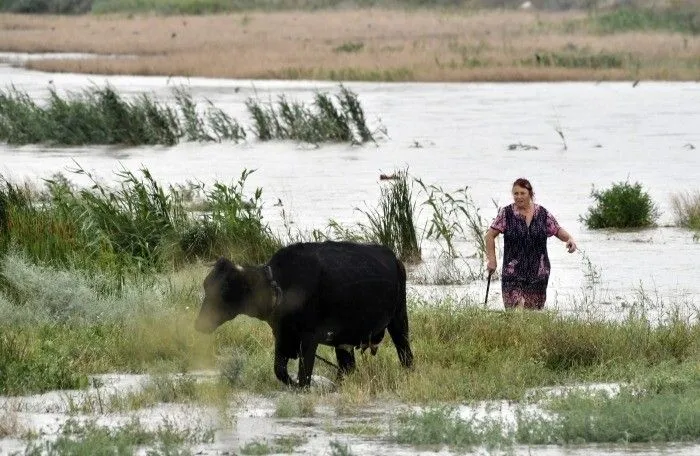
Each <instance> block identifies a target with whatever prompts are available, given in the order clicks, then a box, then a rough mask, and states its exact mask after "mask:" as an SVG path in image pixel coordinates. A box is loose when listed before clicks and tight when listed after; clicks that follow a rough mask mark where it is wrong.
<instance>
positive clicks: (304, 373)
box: [298, 338, 318, 388]
mask: <svg viewBox="0 0 700 456" xmlns="http://www.w3.org/2000/svg"><path fill="white" fill-rule="evenodd" d="M317 348H318V342H317V341H316V340H315V339H311V338H309V339H305V340H302V341H301V345H300V346H299V375H298V377H299V387H300V388H308V387H309V385H311V374H312V372H313V370H314V361H316V349H317Z"/></svg>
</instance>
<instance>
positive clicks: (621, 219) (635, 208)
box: [580, 182, 659, 229]
mask: <svg viewBox="0 0 700 456" xmlns="http://www.w3.org/2000/svg"><path fill="white" fill-rule="evenodd" d="M591 197H592V198H593V199H594V200H595V202H596V205H595V206H593V207H590V208H589V209H588V214H587V215H586V216H582V217H581V218H580V219H581V221H582V222H584V223H585V224H586V226H587V227H588V228H592V229H598V228H642V227H648V226H652V225H654V223H655V222H656V220H657V219H658V218H659V210H658V208H657V207H656V204H654V202H653V201H652V200H651V197H650V196H649V194H648V193H647V192H645V191H644V190H643V189H642V184H640V183H638V182H635V183H634V184H630V183H629V182H618V183H616V184H613V186H612V187H611V188H608V189H606V190H602V191H601V190H596V189H595V188H593V190H591Z"/></svg>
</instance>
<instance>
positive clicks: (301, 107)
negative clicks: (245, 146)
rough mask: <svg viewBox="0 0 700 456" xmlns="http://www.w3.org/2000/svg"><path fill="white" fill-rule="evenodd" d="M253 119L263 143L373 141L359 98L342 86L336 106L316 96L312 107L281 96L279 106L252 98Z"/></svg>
mask: <svg viewBox="0 0 700 456" xmlns="http://www.w3.org/2000/svg"><path fill="white" fill-rule="evenodd" d="M246 106H247V107H248V111H249V112H250V113H251V116H252V117H253V122H254V123H253V127H252V130H253V132H254V133H255V135H256V136H257V138H258V139H260V140H261V141H269V140H272V139H291V140H295V141H303V142H308V143H322V142H350V143H353V144H361V143H364V142H368V141H374V134H373V133H372V132H371V131H370V130H369V128H368V127H367V123H366V120H365V114H364V111H363V109H362V106H361V105H360V102H359V100H358V97H357V94H355V93H354V92H352V91H350V90H348V89H347V88H346V87H344V86H343V85H342V84H341V85H340V93H339V94H337V95H336V101H335V102H334V101H333V99H332V98H331V96H330V95H328V94H327V93H324V92H316V94H315V96H314V101H313V104H312V105H311V106H306V105H305V104H304V103H302V102H298V101H290V100H288V99H287V97H285V96H280V97H279V99H278V101H277V104H276V105H275V103H272V102H268V103H263V102H261V101H260V100H257V99H254V98H250V99H248V101H247V102H246Z"/></svg>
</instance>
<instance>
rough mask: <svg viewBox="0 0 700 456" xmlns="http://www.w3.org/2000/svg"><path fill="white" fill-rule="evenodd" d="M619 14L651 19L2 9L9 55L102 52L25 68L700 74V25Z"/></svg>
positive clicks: (185, 72) (538, 76)
mask: <svg viewBox="0 0 700 456" xmlns="http://www.w3.org/2000/svg"><path fill="white" fill-rule="evenodd" d="M620 14H628V15H629V14H632V15H633V16H632V17H631V19H635V18H637V16H634V15H635V14H642V13H636V12H635V13H633V12H627V13H625V12H623V13H620V12H612V13H605V14H600V15H593V14H589V13H586V12H581V11H578V12H575V11H570V12H558V13H555V12H533V11H480V12H473V11H470V12H467V11H440V10H410V11H402V10H388V9H351V10H338V11H278V12H244V13H235V14H220V15H205V16H155V15H132V14H129V15H126V14H113V15H101V16H96V15H85V16H49V15H46V16H44V15H42V16H36V15H13V14H2V15H0V30H2V34H3V40H2V43H0V52H29V53H38V52H42V53H45V52H71V53H90V54H100V55H104V57H94V56H92V57H90V58H87V57H86V58H85V59H76V58H74V56H73V58H69V59H68V58H66V59H60V58H58V59H49V60H46V59H41V60H30V61H27V62H25V63H24V64H25V65H26V66H27V67H29V68H31V69H35V70H40V71H49V72H78V73H88V74H133V75H166V76H190V77H194V76H203V77H213V78H253V79H318V80H342V81H348V80H367V81H421V82H429V81H435V82H439V81H443V82H461V81H494V82H498V81H578V80H631V81H633V80H680V81H694V80H698V79H700V36H698V35H697V34H693V30H692V29H687V28H684V25H683V24H684V23H683V22H678V23H673V22H672V23H668V22H660V19H659V22H658V23H651V24H650V25H649V24H647V22H644V24H647V25H645V26H644V27H645V28H642V29H639V27H637V26H632V25H630V24H634V23H636V22H634V21H632V22H630V21H629V19H630V17H626V16H625V17H619V15H620ZM654 17H656V16H654ZM659 17H660V16H659ZM637 19H638V18H637ZM638 22H639V21H638ZM115 57H116V58H115ZM119 57H123V58H119Z"/></svg>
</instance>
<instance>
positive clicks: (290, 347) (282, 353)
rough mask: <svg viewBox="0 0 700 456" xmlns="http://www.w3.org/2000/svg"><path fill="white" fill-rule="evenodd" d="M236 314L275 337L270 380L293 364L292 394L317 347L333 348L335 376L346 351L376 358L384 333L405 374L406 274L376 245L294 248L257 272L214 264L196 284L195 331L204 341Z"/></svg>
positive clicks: (350, 363) (346, 362) (409, 357)
mask: <svg viewBox="0 0 700 456" xmlns="http://www.w3.org/2000/svg"><path fill="white" fill-rule="evenodd" d="M239 314H244V315H248V316H250V317H255V318H258V319H260V320H263V321H266V322H267V323H268V324H269V325H270V327H271V328H272V333H273V335H274V337H275V375H276V376H277V378H278V379H279V380H281V381H282V382H284V383H285V384H287V385H295V382H293V381H292V379H291V378H290V377H289V374H288V372H287V362H288V361H289V359H297V358H299V374H298V378H299V381H298V386H301V387H306V386H308V385H309V384H310V382H311V373H312V371H313V367H314V357H315V355H316V348H317V347H318V344H324V345H329V346H332V347H335V354H336V357H337V360H338V367H339V371H340V372H339V373H340V374H343V373H347V372H349V371H351V370H352V369H354V367H355V355H354V348H362V349H364V348H367V347H369V348H371V350H372V353H373V354H374V353H375V352H376V346H377V344H378V343H379V342H380V341H381V340H382V338H383V336H384V331H385V329H386V330H388V331H389V335H390V336H391V340H392V341H393V342H394V345H395V346H396V351H397V353H398V355H399V361H400V362H401V364H402V365H404V366H406V367H410V366H411V364H412V363H413V354H412V353H411V347H410V345H409V342H408V314H407V312H406V269H405V268H404V266H403V264H402V263H401V261H399V260H398V259H397V258H396V256H395V255H394V253H393V252H392V251H391V250H389V249H387V248H385V247H383V246H380V245H367V244H356V243H350V242H323V243H297V244H293V245H290V246H287V247H284V248H282V249H280V250H279V251H277V252H276V253H275V254H274V255H273V256H272V258H271V259H270V261H269V262H268V263H267V264H266V265H264V266H253V267H242V266H237V265H234V264H233V263H231V262H230V261H229V260H227V259H224V258H221V259H219V260H218V261H217V262H216V264H215V265H214V268H213V269H212V271H211V272H209V274H208V275H207V277H206V279H205V280H204V301H203V302H202V307H201V309H200V311H199V316H198V317H197V321H196V323H195V328H196V329H197V330H198V331H201V332H205V333H211V332H213V331H214V330H215V329H216V328H217V327H219V326H220V325H221V324H223V323H225V322H226V321H228V320H231V319H233V318H235V317H236V316H237V315H239Z"/></svg>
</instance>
